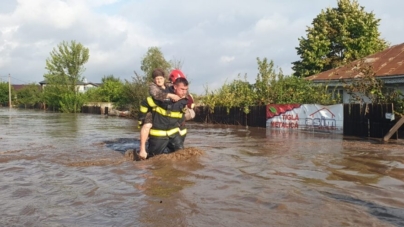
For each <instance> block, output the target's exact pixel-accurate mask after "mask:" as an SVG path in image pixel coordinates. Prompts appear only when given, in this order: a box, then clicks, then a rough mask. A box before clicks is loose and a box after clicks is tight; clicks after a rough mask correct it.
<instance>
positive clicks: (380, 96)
mask: <svg viewBox="0 0 404 227" xmlns="http://www.w3.org/2000/svg"><path fill="white" fill-rule="evenodd" d="M352 68H353V69H354V73H353V74H354V75H360V76H358V77H355V78H352V79H349V80H344V81H343V83H344V89H345V90H346V91H347V92H348V94H350V95H351V102H360V103H364V102H370V103H377V104H384V103H393V104H394V111H395V113H396V114H399V115H403V114H404V95H403V94H402V93H401V91H400V90H399V89H397V87H387V86H386V85H385V84H384V82H383V81H382V80H380V79H378V78H376V77H375V75H376V73H375V71H374V69H373V67H372V65H370V64H368V63H365V62H364V61H359V62H358V63H357V64H356V65H354V66H353V67H352ZM366 99H368V100H366Z"/></svg>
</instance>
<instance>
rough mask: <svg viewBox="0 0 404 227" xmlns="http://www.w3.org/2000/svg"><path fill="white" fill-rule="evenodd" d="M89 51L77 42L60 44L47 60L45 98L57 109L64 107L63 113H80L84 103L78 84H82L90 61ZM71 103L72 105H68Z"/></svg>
mask: <svg viewBox="0 0 404 227" xmlns="http://www.w3.org/2000/svg"><path fill="white" fill-rule="evenodd" d="M89 57H90V55H89V49H88V48H86V47H84V46H83V45H82V44H81V43H77V42H76V41H71V42H70V43H69V42H66V41H63V42H62V43H60V44H59V45H58V46H57V48H54V49H53V50H52V52H51V53H50V58H48V59H46V67H45V69H46V70H48V72H47V73H46V74H45V75H44V78H45V81H46V84H47V86H46V88H45V93H44V98H45V100H46V102H47V104H48V105H50V106H52V107H53V108H55V109H59V108H60V107H61V106H64V108H63V111H67V112H78V111H79V110H80V108H81V106H80V105H82V103H83V102H84V100H83V98H82V96H81V95H80V94H78V91H77V83H79V82H82V81H83V78H82V76H81V75H82V73H83V72H84V70H85V68H84V64H85V63H86V62H87V61H88V59H89ZM66 102H70V103H66Z"/></svg>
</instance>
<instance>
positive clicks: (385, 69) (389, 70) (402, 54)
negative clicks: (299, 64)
mask: <svg viewBox="0 0 404 227" xmlns="http://www.w3.org/2000/svg"><path fill="white" fill-rule="evenodd" d="M361 60H362V59H361ZM361 60H356V61H354V62H352V63H350V64H347V65H344V66H341V67H337V68H335V69H331V70H328V71H324V72H321V73H318V74H315V75H312V76H309V77H306V79H308V80H311V81H313V82H316V81H317V82H319V81H325V80H340V79H349V78H354V77H356V76H358V71H356V70H354V67H355V65H356V64H357V63H359V61H361ZM363 60H364V62H365V63H368V64H370V65H371V66H372V67H373V71H374V72H375V76H376V77H379V78H380V79H389V78H392V77H394V78H397V77H400V78H401V77H403V78H404V43H402V44H398V45H394V46H391V47H390V48H388V49H386V50H384V51H381V52H378V53H376V54H372V55H369V56H367V57H365V58H363Z"/></svg>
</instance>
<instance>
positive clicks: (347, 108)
mask: <svg viewBox="0 0 404 227" xmlns="http://www.w3.org/2000/svg"><path fill="white" fill-rule="evenodd" d="M393 110H394V109H393V104H344V126H343V130H344V135H346V136H358V137H373V138H383V137H384V136H385V135H386V134H387V133H388V132H389V130H390V129H391V128H392V127H393V126H394V125H395V123H396V122H397V120H398V119H394V120H391V119H390V118H389V116H391V114H392V113H393V112H394V111H393ZM403 131H404V126H402V127H401V128H400V129H399V130H398V131H397V133H396V135H395V136H393V137H392V139H397V138H401V137H403V136H404V133H403Z"/></svg>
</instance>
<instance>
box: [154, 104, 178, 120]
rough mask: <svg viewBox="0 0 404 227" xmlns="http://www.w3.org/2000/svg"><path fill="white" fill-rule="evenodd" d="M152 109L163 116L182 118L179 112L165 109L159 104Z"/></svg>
mask: <svg viewBox="0 0 404 227" xmlns="http://www.w3.org/2000/svg"><path fill="white" fill-rule="evenodd" d="M154 111H156V112H157V113H159V114H161V115H163V116H167V117H172V118H182V113H181V112H174V111H167V110H165V109H163V108H161V107H159V106H157V107H156V108H154Z"/></svg>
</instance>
